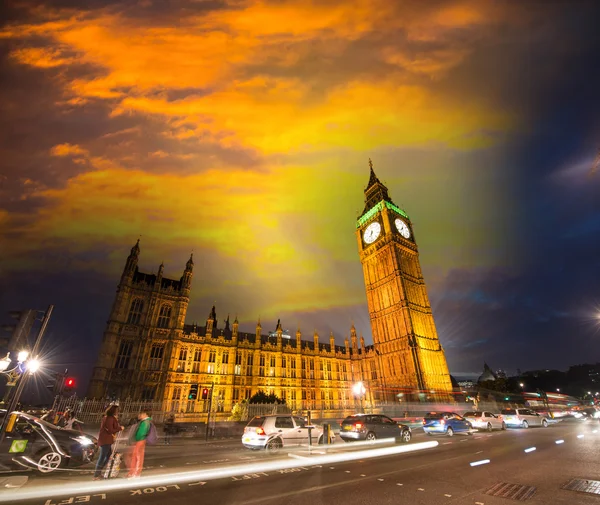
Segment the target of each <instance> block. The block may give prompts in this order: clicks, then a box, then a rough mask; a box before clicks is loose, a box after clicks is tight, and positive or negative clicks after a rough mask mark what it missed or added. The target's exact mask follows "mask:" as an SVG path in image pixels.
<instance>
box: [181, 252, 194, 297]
mask: <svg viewBox="0 0 600 505" xmlns="http://www.w3.org/2000/svg"><path fill="white" fill-rule="evenodd" d="M193 270H194V260H193V254H190V259H189V260H187V263H186V264H185V270H184V271H183V277H182V278H181V288H182V289H183V290H187V291H188V294H189V290H190V288H191V287H192V271H193Z"/></svg>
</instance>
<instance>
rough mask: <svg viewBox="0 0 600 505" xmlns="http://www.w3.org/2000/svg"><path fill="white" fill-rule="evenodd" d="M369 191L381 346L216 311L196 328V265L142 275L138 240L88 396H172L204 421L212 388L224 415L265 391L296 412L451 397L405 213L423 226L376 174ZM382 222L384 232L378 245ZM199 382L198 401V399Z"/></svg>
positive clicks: (177, 406)
mask: <svg viewBox="0 0 600 505" xmlns="http://www.w3.org/2000/svg"><path fill="white" fill-rule="evenodd" d="M365 196H366V206H365V211H364V212H363V215H362V216H361V217H359V219H358V222H357V237H358V243H359V251H360V258H361V262H362V264H363V268H364V274H365V284H366V288H367V300H368V306H369V312H370V317H371V324H372V330H373V340H374V345H369V346H366V345H365V342H364V339H363V337H362V336H360V339H359V338H358V337H357V334H356V330H355V328H354V326H352V328H351V329H350V338H349V339H348V338H347V337H346V338H345V342H344V345H343V346H341V345H336V344H335V338H334V335H333V334H330V335H329V342H328V343H322V342H319V335H318V334H317V332H316V331H315V332H314V335H313V338H312V340H309V341H307V340H302V335H301V332H300V330H298V331H297V332H296V335H295V338H293V337H289V336H287V335H284V332H283V329H282V326H281V324H280V323H279V322H278V324H277V328H276V331H275V332H273V333H271V334H268V335H264V334H263V333H262V328H261V325H260V321H259V322H258V324H257V326H256V332H255V333H244V332H240V331H239V330H238V321H237V317H236V319H235V321H234V322H233V323H232V324H230V322H229V317H227V320H226V321H225V323H224V326H223V328H219V327H218V320H217V315H216V310H215V307H213V308H212V310H211V311H210V314H209V317H208V319H207V321H206V324H205V325H204V326H197V325H186V324H185V317H186V312H187V307H188V303H189V296H190V289H191V282H192V276H193V269H194V263H193V259H192V258H191V257H190V259H189V260H188V262H187V264H186V266H185V269H184V271H183V275H182V276H181V278H180V279H179V280H173V279H166V278H164V277H163V268H164V267H163V265H160V267H159V269H158V272H157V274H145V273H142V272H140V271H139V269H138V259H139V254H140V248H139V241H138V243H137V244H136V245H135V246H134V247H133V248H132V249H131V253H130V255H129V257H128V258H127V262H126V264H125V268H124V270H123V274H122V276H121V281H120V283H119V286H118V289H117V295H116V298H115V301H114V304H113V307H112V310H111V314H110V318H109V321H108V323H107V328H106V331H105V333H104V338H103V341H102V346H101V349H100V354H99V357H98V362H97V365H96V367H95V368H94V371H93V376H92V380H91V382H90V388H89V394H88V396H89V397H93V398H104V397H110V398H127V397H130V398H134V399H141V400H148V401H152V400H154V401H163V404H164V410H166V411H174V412H178V413H181V412H185V413H189V414H192V415H193V414H194V413H198V414H201V413H202V412H204V411H205V410H206V408H207V402H206V401H203V400H202V398H201V392H202V389H204V388H205V387H211V385H214V389H213V396H212V397H213V403H214V406H215V409H216V410H218V411H219V410H220V411H224V412H227V411H230V410H231V407H232V406H233V405H234V404H235V403H237V402H239V401H240V400H242V399H247V398H250V397H251V396H252V395H253V394H255V393H257V392H258V391H264V392H266V393H275V394H276V395H277V396H279V397H280V398H283V399H285V401H286V403H287V404H288V405H289V406H290V407H291V408H292V409H295V410H306V409H310V410H312V409H341V410H346V409H353V408H356V402H357V398H355V396H354V393H353V387H354V385H355V384H356V383H357V382H363V384H364V385H365V387H366V392H365V398H364V399H365V400H366V401H367V402H369V403H370V402H377V401H388V402H389V401H394V400H395V398H396V395H397V394H398V393H400V392H407V391H410V392H417V393H419V392H420V393H421V395H423V394H425V393H424V392H426V394H428V395H429V394H430V393H431V394H433V392H434V390H435V391H436V392H437V393H438V394H439V393H440V392H448V391H450V390H451V386H450V377H449V375H448V368H447V365H446V361H445V357H444V353H443V350H442V348H441V346H440V343H439V341H438V339H437V334H436V332H435V325H434V322H433V316H432V315H431V307H430V305H429V301H428V299H427V293H426V291H425V284H424V281H423V277H422V274H421V269H420V265H419V261H418V252H417V247H416V243H415V242H414V239H413V237H412V234H411V235H410V237H409V238H408V239H405V238H404V237H402V235H401V234H400V231H399V229H398V228H397V227H396V226H395V224H394V219H395V218H396V217H397V216H401V217H402V219H403V220H404V222H405V223H406V224H407V226H408V229H409V230H410V231H412V225H411V224H410V221H409V220H408V218H407V216H406V214H405V213H404V212H403V211H401V210H400V209H398V208H397V207H396V206H395V205H394V204H393V202H392V201H391V200H390V199H389V197H388V195H387V188H385V186H383V185H382V184H381V183H380V182H379V180H378V179H377V177H376V176H375V174H374V172H373V169H372V167H371V178H370V180H369V184H368V186H367V188H366V190H365ZM373 222H377V223H379V228H380V233H379V234H378V236H377V237H375V238H374V239H373V240H372V241H371V242H370V243H367V241H366V240H371V239H372V238H373V234H372V233H370V232H371V231H372V230H373V228H374V227H373V226H371V228H369V226H370V225H371V224H372V223H373ZM376 227H377V226H375V228H376ZM367 229H369V230H370V232H369V233H370V236H369V238H368V239H365V233H366V231H367ZM402 231H403V232H404V230H403V229H402ZM405 234H406V233H405ZM195 385H199V391H198V397H197V399H196V400H188V397H189V394H190V390H191V389H192V388H193V387H195Z"/></svg>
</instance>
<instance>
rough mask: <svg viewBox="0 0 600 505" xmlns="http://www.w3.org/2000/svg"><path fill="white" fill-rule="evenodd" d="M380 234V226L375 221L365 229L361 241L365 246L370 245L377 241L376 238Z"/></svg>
mask: <svg viewBox="0 0 600 505" xmlns="http://www.w3.org/2000/svg"><path fill="white" fill-rule="evenodd" d="M380 233H381V225H380V224H379V223H378V222H377V221H375V222H374V223H371V224H370V225H369V226H367V229H366V230H365V233H364V235H363V239H364V241H365V243H366V244H372V243H373V242H375V241H376V240H377V237H379V234H380Z"/></svg>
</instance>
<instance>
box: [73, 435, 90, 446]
mask: <svg viewBox="0 0 600 505" xmlns="http://www.w3.org/2000/svg"><path fill="white" fill-rule="evenodd" d="M71 440H75V441H76V442H79V443H80V444H81V445H83V446H84V447H86V446H88V445H93V444H94V441H93V440H92V439H91V438H88V437H84V436H79V437H71Z"/></svg>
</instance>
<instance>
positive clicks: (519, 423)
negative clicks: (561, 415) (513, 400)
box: [501, 409, 548, 428]
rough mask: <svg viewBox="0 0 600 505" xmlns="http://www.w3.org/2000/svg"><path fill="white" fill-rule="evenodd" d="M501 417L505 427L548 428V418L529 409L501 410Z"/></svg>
mask: <svg viewBox="0 0 600 505" xmlns="http://www.w3.org/2000/svg"><path fill="white" fill-rule="evenodd" d="M501 413H502V417H503V419H504V422H505V423H506V426H510V427H515V428H529V427H530V426H543V427H544V428H547V427H548V418H547V417H546V416H545V415H544V414H539V413H538V412H535V411H533V410H529V409H503V410H502V411H501Z"/></svg>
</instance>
